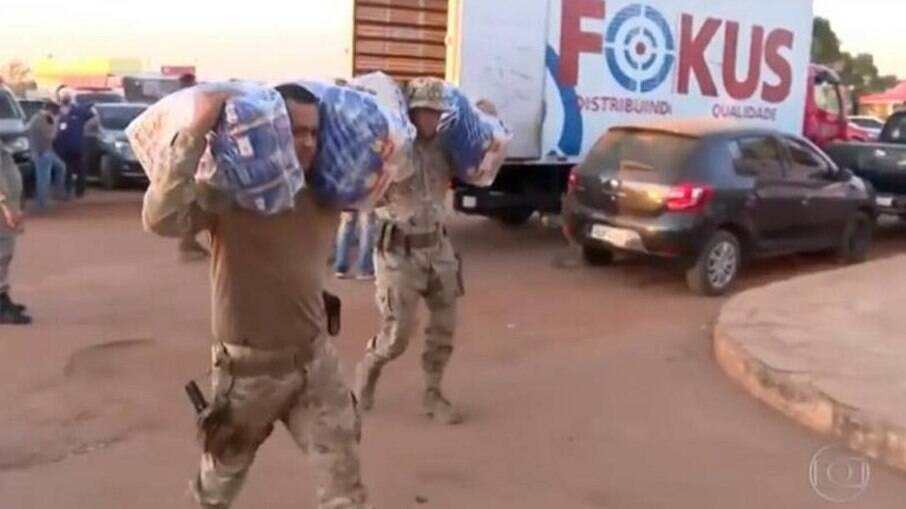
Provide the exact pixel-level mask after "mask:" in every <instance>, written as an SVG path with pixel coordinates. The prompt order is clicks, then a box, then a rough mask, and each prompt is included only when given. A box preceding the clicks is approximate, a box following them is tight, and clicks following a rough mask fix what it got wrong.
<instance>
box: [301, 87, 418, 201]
mask: <svg viewBox="0 0 906 509" xmlns="http://www.w3.org/2000/svg"><path fill="white" fill-rule="evenodd" d="M303 86H307V87H308V88H309V90H312V92H313V93H315V94H316V95H318V96H319V98H320V101H321V104H320V116H321V119H320V120H321V126H320V132H319V135H318V156H317V160H316V162H315V168H314V171H313V172H312V174H311V175H310V177H309V179H310V181H309V186H310V187H311V189H312V191H313V192H314V193H316V194H317V195H318V196H319V197H320V198H321V199H322V200H325V201H328V202H330V203H334V204H336V205H340V206H344V207H359V206H366V207H367V206H369V205H371V204H373V203H374V202H376V201H377V199H378V198H380V196H381V195H382V194H383V193H384V192H385V191H386V190H387V188H388V187H389V186H390V184H391V183H392V182H394V181H397V180H400V179H401V178H402V176H403V175H402V174H403V172H404V171H405V169H406V168H408V167H409V165H408V164H405V163H406V161H407V158H408V157H409V154H411V147H412V142H413V140H414V138H415V130H414V127H412V124H411V123H409V121H408V119H406V118H405V116H404V115H400V114H397V113H395V112H393V111H391V110H389V109H388V108H385V107H383V106H381V105H380V104H379V103H378V100H377V98H376V97H375V96H373V95H370V94H368V93H365V92H361V91H358V90H354V89H352V88H348V87H341V86H332V85H326V86H324V85H319V86H318V87H312V86H309V85H308V84H306V83H303ZM316 88H317V89H316Z"/></svg>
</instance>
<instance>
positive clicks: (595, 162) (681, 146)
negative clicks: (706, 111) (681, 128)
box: [585, 129, 698, 172]
mask: <svg viewBox="0 0 906 509" xmlns="http://www.w3.org/2000/svg"><path fill="white" fill-rule="evenodd" d="M697 143H698V139H696V138H692V137H688V136H682V135H677V134H670V133H664V132H658V131H646V130H635V129H612V130H611V131H610V132H608V133H607V135H606V136H604V137H603V138H601V140H600V141H599V142H598V143H597V144H596V145H595V146H594V148H592V149H591V152H590V153H589V154H588V158H587V159H586V162H585V164H586V165H588V166H590V167H591V168H594V169H596V170H605V169H608V170H629V171H633V170H636V171H652V172H661V171H664V170H668V169H675V168H677V167H678V166H681V165H683V164H684V161H686V160H687V159H688V158H689V156H690V155H691V154H692V151H693V150H695V147H696V145H697Z"/></svg>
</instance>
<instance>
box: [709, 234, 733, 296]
mask: <svg viewBox="0 0 906 509" xmlns="http://www.w3.org/2000/svg"><path fill="white" fill-rule="evenodd" d="M707 264H708V265H707V275H708V282H709V283H710V284H711V287H712V288H714V289H715V290H721V289H723V288H725V287H726V286H727V285H729V284H730V283H731V282H732V281H733V279H734V278H735V277H736V271H737V270H738V269H739V253H737V252H736V246H734V245H733V244H732V243H730V242H728V241H721V242H718V243H717V244H715V245H714V246H713V247H712V248H711V252H709V253H708V262H707Z"/></svg>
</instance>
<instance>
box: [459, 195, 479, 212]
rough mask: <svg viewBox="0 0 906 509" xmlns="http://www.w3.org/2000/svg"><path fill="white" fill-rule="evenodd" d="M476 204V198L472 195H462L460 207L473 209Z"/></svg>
mask: <svg viewBox="0 0 906 509" xmlns="http://www.w3.org/2000/svg"><path fill="white" fill-rule="evenodd" d="M477 206H478V198H476V197H474V196H463V197H462V208H464V209H474V208H475V207H477Z"/></svg>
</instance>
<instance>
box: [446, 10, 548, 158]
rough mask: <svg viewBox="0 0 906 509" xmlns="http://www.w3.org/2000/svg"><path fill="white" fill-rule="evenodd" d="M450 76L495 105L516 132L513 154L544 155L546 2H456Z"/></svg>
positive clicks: (469, 93) (470, 94) (511, 148)
mask: <svg viewBox="0 0 906 509" xmlns="http://www.w3.org/2000/svg"><path fill="white" fill-rule="evenodd" d="M450 9H451V15H450V45H449V53H448V65H447V69H448V73H447V78H448V79H449V80H450V81H453V82H454V83H457V84H458V85H459V86H460V87H461V88H462V89H463V90H464V91H465V92H466V93H467V94H468V95H469V97H472V98H473V99H475V100H477V99H479V98H487V99H490V100H492V101H494V103H496V105H497V108H498V110H499V111H500V117H501V118H503V119H504V120H505V121H506V122H507V124H508V125H509V126H510V128H511V129H513V131H514V138H513V143H512V145H511V146H510V150H509V156H510V158H513V159H536V158H539V157H540V156H541V125H542V120H543V113H544V83H545V76H546V74H545V60H544V58H545V46H546V40H547V30H548V26H547V25H548V23H547V21H548V2H547V1H545V0H493V1H492V0H451V2H450Z"/></svg>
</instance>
